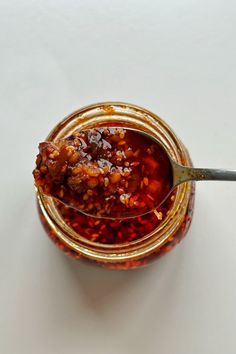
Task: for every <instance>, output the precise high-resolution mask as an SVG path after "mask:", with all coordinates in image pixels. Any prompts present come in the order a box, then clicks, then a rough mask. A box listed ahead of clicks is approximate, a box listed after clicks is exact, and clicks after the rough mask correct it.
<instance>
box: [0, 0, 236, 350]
mask: <svg viewBox="0 0 236 354" xmlns="http://www.w3.org/2000/svg"><path fill="white" fill-rule="evenodd" d="M235 36H236V2H235V0H228V1H223V0H222V1H217V0H215V1H213V0H212V1H210V0H198V1H193V0H180V1H175V0H172V1H171V0H165V1H164V0H162V1H154V0H153V1H138V0H133V1H129V0H119V1H108V0H107V1H105V0H99V1H98V0H97V1H96V0H93V1H92V0H86V1H85V0H84V1H81V0H80V1H79V0H74V1H73V0H58V1H55V0H54V1H53V0H37V1H36V0H35V1H33V0H31V1H30V0H28V1H26V0H22V1H17V0H6V1H3V0H1V1H0V48H1V53H0V78H1V85H0V101H1V102H0V104H1V105H0V106H1V149H0V158H1V175H0V181H1V206H0V208H1V212H0V222H1V257H0V278H1V279H0V299H1V300H0V353H1V354H15V353H17V354H19V353H20V354H21V353H22V354H23V353H24V354H32V353H33V354H42V353H44V354H52V353H57V354H65V353H69V354H75V353H85V354H87V353H89V354H90V353H92V354H93V353H102V354H108V353H109V354H110V353H114V354H117V353H118V354H120V353H125V354H126V353H127V354H132V353H135V354H139V353H140V354H141V353H147V354H154V353H161V354H172V353H174V354H198V353H199V354H205V353H206V354H222V353H227V354H234V353H235V345H236V336H235V329H236V308H235V299H236V271H235V270H236V237H235V236H236V232H235V230H236V218H235V211H236V207H235V197H236V184H234V183H223V182H221V183H217V182H215V183H214V182H213V183H210V182H208V183H199V184H198V186H197V197H196V208H195V216H194V221H193V224H192V227H191V230H190V231H189V234H188V237H187V238H186V239H185V240H184V241H183V242H182V243H181V244H180V245H179V246H177V247H176V248H175V249H174V251H173V252H171V253H169V254H168V255H167V256H166V257H164V258H162V259H161V260H160V261H158V262H156V263H154V264H152V265H151V266H150V267H149V268H146V269H141V270H136V271H128V272H115V271H108V270H107V271H106V270H103V269H97V268H94V267H92V266H88V265H84V264H81V263H76V262H74V261H72V260H70V259H68V258H66V257H65V256H64V255H63V254H62V253H61V252H60V251H59V250H57V249H56V248H55V247H54V246H53V245H52V243H51V242H50V241H49V240H48V238H47V237H46V236H45V234H44V231H43V230H42V227H41V225H40V223H39V220H38V217H37V212H36V208H35V200H34V190H33V179H32V176H31V171H32V169H33V166H34V156H35V155H36V152H37V144H38V142H39V141H40V140H42V139H44V137H45V136H46V134H47V133H48V132H49V130H50V129H51V128H52V127H53V126H54V125H55V124H56V123H57V122H58V120H59V119H61V118H63V117H64V116H65V115H66V114H68V113H70V112H72V111H73V110H74V109H76V108H78V107H81V106H83V105H86V104H89V103H94V102H97V101H103V100H122V101H127V102H132V103H136V104H139V105H141V106H143V107H146V108H149V109H150V110H152V111H154V112H156V113H157V114H159V115H160V116H162V117H164V118H165V119H166V121H167V122H168V123H169V124H170V125H171V126H172V127H173V128H174V129H175V131H176V132H177V134H178V135H179V136H180V137H181V138H182V140H183V141H184V142H185V144H186V145H187V147H188V148H189V150H190V152H191V155H192V158H193V160H194V163H195V165H198V166H200V165H201V166H209V167H226V168H236V149H235V147H236V142H235V129H236V118H235V108H236V107H235V90H236V65H235V61H236V41H235Z"/></svg>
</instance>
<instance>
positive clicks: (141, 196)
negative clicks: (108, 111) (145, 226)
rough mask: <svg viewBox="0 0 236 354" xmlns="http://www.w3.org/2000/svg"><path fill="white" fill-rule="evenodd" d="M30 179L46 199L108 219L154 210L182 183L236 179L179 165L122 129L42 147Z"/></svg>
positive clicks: (157, 146) (151, 142) (235, 174)
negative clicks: (33, 180) (32, 179)
mask: <svg viewBox="0 0 236 354" xmlns="http://www.w3.org/2000/svg"><path fill="white" fill-rule="evenodd" d="M33 174H34V178H35V184H36V186H37V187H38V188H41V189H42V191H43V192H44V193H45V194H47V195H50V196H52V197H54V198H56V199H59V200H60V201H62V202H63V203H65V204H66V205H69V206H70V207H73V208H75V209H77V210H79V211H81V212H82V213H84V214H87V215H90V216H95V217H102V218H111V219H115V218H119V219H125V218H130V217H137V216H139V215H143V214H146V213H149V212H151V211H153V210H154V209H156V208H157V207H158V206H160V205H161V204H162V203H163V201H164V200H166V198H167V197H168V196H169V195H170V193H171V192H172V191H173V189H174V188H175V187H176V186H177V185H179V184H180V183H183V182H186V181H190V180H236V171H224V170H214V169H196V168H190V167H185V166H181V165H178V164H177V163H176V162H175V161H173V160H172V158H171V157H170V156H169V154H168V153H167V152H166V150H165V147H164V146H162V144H161V143H160V142H159V141H157V140H156V139H155V138H153V137H152V136H150V135H148V134H146V133H144V132H141V131H139V130H136V129H131V128H123V127H101V128H94V129H87V130H84V131H75V132H74V133H73V134H72V135H71V136H69V137H68V138H66V139H61V140H58V141H57V142H43V143H40V144H39V155H38V156H37V160H36V168H35V170H34V172H33Z"/></svg>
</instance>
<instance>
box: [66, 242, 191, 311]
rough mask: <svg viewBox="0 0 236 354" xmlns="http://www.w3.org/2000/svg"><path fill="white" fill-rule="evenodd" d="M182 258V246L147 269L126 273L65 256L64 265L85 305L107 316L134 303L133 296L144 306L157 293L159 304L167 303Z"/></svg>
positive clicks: (172, 292) (171, 295)
mask: <svg viewBox="0 0 236 354" xmlns="http://www.w3.org/2000/svg"><path fill="white" fill-rule="evenodd" d="M181 249H182V250H181ZM183 259H184V257H183V248H182V247H180V248H179V250H178V251H177V252H175V251H172V252H171V254H167V255H166V256H165V257H162V258H160V259H159V260H158V261H157V262H153V263H151V264H149V265H148V266H147V267H144V268H138V269H130V270H126V271H122V270H120V271H117V270H109V269H104V268H100V267H96V266H94V265H92V264H91V265H90V264H88V263H84V262H76V261H73V260H71V259H69V258H68V257H65V259H64V264H65V266H66V267H67V268H68V271H69V273H70V276H71V281H73V282H75V283H76V284H77V289H78V291H79V292H80V294H81V295H82V298H83V306H84V307H86V308H88V309H89V311H91V310H92V311H93V312H95V313H96V314H99V313H101V314H103V315H104V313H106V312H107V313H109V311H110V310H111V309H112V308H113V307H114V306H115V307H117V306H118V307H119V306H122V304H123V303H124V302H125V301H128V302H129V301H131V298H132V296H133V297H135V298H136V299H137V301H138V302H139V301H140V305H141V304H142V302H143V300H144V297H145V298H146V299H148V297H149V295H148V293H149V292H150V293H151V292H152V293H153V292H156V294H155V295H156V301H158V302H161V303H164V302H166V300H167V298H168V297H173V296H174V295H173V294H174V293H175V289H174V288H175V286H176V284H177V283H176V281H177V279H178V269H180V268H181V267H182V266H181V263H182V262H183ZM142 294H143V295H142ZM169 300H170V301H171V299H169ZM169 300H168V301H169Z"/></svg>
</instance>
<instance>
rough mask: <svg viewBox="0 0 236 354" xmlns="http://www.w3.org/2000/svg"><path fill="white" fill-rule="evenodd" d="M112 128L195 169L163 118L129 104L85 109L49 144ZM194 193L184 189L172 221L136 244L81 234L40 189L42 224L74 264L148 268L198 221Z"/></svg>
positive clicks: (181, 187)
mask: <svg viewBox="0 0 236 354" xmlns="http://www.w3.org/2000/svg"><path fill="white" fill-rule="evenodd" d="M108 125H109V126H112V125H113V126H122V127H133V128H136V129H138V130H140V131H144V132H146V133H148V134H149V135H151V136H153V137H155V138H157V140H159V141H161V142H162V144H163V145H164V146H165V148H166V150H167V151H168V152H169V154H170V156H171V157H172V159H173V160H175V161H176V162H178V163H180V164H182V165H185V166H191V165H192V164H191V160H190V157H189V154H188V151H187V150H186V148H185V147H184V145H183V144H182V142H181V141H180V140H179V139H178V138H177V136H176V135H175V133H174V132H173V130H172V129H171V128H170V127H169V126H168V125H167V124H166V123H165V122H164V121H163V120H162V119H161V118H159V117H158V116H157V115H155V114H153V113H151V112H149V111H148V110H146V109H144V108H141V107H138V106H135V105H132V104H127V103H121V102H105V103H98V104H93V105H90V106H87V107H84V108H81V109H79V110H77V111H75V112H73V113H72V114H70V115H69V116H67V117H66V118H65V119H64V120H63V121H61V122H60V123H58V124H57V126H56V127H55V128H54V129H53V130H52V131H51V133H50V134H49V135H48V137H47V138H46V140H47V141H57V140H58V139H61V138H65V137H67V136H69V135H71V134H72V133H73V132H74V131H75V130H76V129H80V130H83V129H89V128H92V127H101V126H108ZM194 193H195V184H194V182H187V183H183V184H181V185H179V186H178V187H177V188H176V191H175V196H174V201H173V203H171V206H170V209H169V210H168V212H167V215H166V217H165V218H164V219H163V220H162V221H161V222H158V223H157V225H156V227H154V228H153V229H152V230H151V231H150V230H149V232H147V233H146V234H142V237H139V238H137V239H135V240H134V241H129V242H124V243H119V244H104V243H98V242H95V241H93V240H92V239H91V238H90V239H88V238H86V237H84V235H82V234H81V233H80V232H76V231H75V229H74V228H72V227H71V224H69V223H68V222H67V219H66V218H65V217H63V215H62V213H61V212H60V208H59V207H58V202H57V201H55V200H54V199H53V198H51V197H48V196H46V195H44V194H43V193H42V192H41V191H40V190H36V194H37V201H38V210H39V215H40V219H41V221H42V223H43V225H44V227H45V229H46V231H47V233H48V235H49V237H50V238H51V239H52V241H53V242H54V243H55V244H56V245H57V246H58V247H59V248H60V249H62V250H63V251H64V252H65V253H66V254H67V255H69V256H71V257H72V258H74V259H77V260H86V261H90V262H93V263H95V264H97V265H101V266H104V267H106V268H111V269H130V268H136V267H139V266H143V265H146V264H148V263H149V262H150V261H152V260H154V259H157V258H158V257H159V256H160V255H163V254H165V253H166V252H168V251H170V250H171V249H172V248H173V246H174V245H176V244H177V243H179V241H180V240H181V239H182V238H183V237H184V236H185V234H186V232H187V230H188V228H189V225H190V222H191V219H192V213H193V206H194ZM151 214H152V215H151V216H150V217H152V218H153V219H154V218H158V212H157V211H154V212H153V213H151ZM85 218H86V217H85ZM93 219H94V218H93ZM99 222H100V223H102V222H103V220H101V219H99ZM104 222H105V221H104Z"/></svg>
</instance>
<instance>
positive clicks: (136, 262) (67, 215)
mask: <svg viewBox="0 0 236 354" xmlns="http://www.w3.org/2000/svg"><path fill="white" fill-rule="evenodd" d="M194 196H195V184H194V183H193V184H192V188H191V194H190V198H189V203H188V208H187V210H186V213H185V217H184V219H183V221H182V223H181V224H180V225H179V228H178V230H177V231H176V232H175V233H174V234H172V235H171V236H170V237H169V238H168V240H167V242H166V243H164V244H163V245H162V246H160V247H158V248H157V249H155V250H154V251H153V252H152V253H151V254H150V255H148V256H145V257H143V258H141V259H132V260H127V261H125V262H124V261H120V262H119V261H117V262H114V263H112V262H109V263H107V262H105V263H104V262H102V261H101V262H100V261H98V260H96V261H94V260H92V259H89V258H87V257H84V256H82V255H81V254H80V253H78V252H76V251H75V250H73V249H71V248H70V247H68V246H67V245H66V244H65V243H64V242H62V240H61V239H60V238H59V237H58V235H57V233H56V232H55V230H54V229H53V228H52V227H51V226H50V224H49V223H48V222H47V220H46V218H45V216H44V215H43V213H42V210H41V208H40V207H39V208H38V210H39V215H40V219H41V222H42V224H43V226H44V228H45V230H46V232H47V234H48V236H49V237H50V239H51V240H52V241H53V243H54V244H55V245H56V246H57V247H58V248H59V249H60V250H62V251H63V252H64V253H65V254H66V255H67V256H69V257H71V258H73V259H75V260H82V261H85V262H89V263H94V264H96V265H99V266H101V267H105V268H109V269H124V270H126V269H132V268H138V267H141V266H146V265H148V264H149V263H150V262H152V261H154V260H156V259H158V258H159V257H161V256H163V255H165V254H166V253H168V252H170V251H171V250H172V249H173V247H174V246H175V245H177V244H178V243H179V242H180V241H181V240H182V239H183V238H184V237H185V235H186V233H187V231H188V229H189V226H190V224H191V221H192V215H193V209H194ZM170 199H171V197H170V198H169V200H167V201H166V202H165V203H167V205H168V203H170ZM169 205H170V204H169ZM38 206H39V205H38ZM58 210H60V211H61V213H62V216H63V217H64V221H65V222H66V223H67V224H68V225H69V226H72V224H74V229H75V231H78V232H81V231H82V235H83V236H84V237H87V238H88V239H91V235H92V233H91V234H90V236H89V234H86V232H83V228H82V226H81V228H80V229H78V225H75V220H76V219H77V221H82V220H83V222H84V223H85V224H84V226H85V229H86V228H87V227H88V225H89V221H90V220H89V219H92V218H89V217H88V216H86V215H83V214H82V213H79V212H77V216H75V213H76V212H75V210H74V209H72V208H66V207H65V205H63V204H62V203H61V202H58ZM154 215H155V214H147V215H145V216H142V217H141V222H140V218H137V219H138V220H139V222H140V224H139V232H140V237H141V235H145V234H146V231H147V232H150V231H151V230H153V229H155V228H156V226H157V225H158V223H159V222H160V221H157V220H158V218H157V217H156V218H155V217H154ZM147 219H148V220H147ZM131 220H133V222H134V223H135V224H136V222H137V221H138V220H135V219H129V220H127V222H131ZM104 221H105V223H106V222H108V220H104V219H103V220H102V221H101V223H102V224H103V222H104ZM145 221H147V224H148V223H149V226H150V229H149V230H148V229H146V230H144V228H143V224H142V223H145ZM94 223H96V221H94ZM121 223H122V224H123V223H125V221H124V220H123V221H121ZM102 224H101V225H102ZM124 225H125V224H123V226H124ZM136 225H137V224H136ZM110 226H111V225H110ZM120 227H121V225H119V227H116V228H113V229H112V230H111V229H110V235H113V236H114V235H116V234H117V235H118V232H119V230H120ZM106 228H107V225H106ZM91 231H92V230H91ZM125 235H127V232H126V228H125V227H124V228H123V236H124V237H125ZM125 238H126V237H125ZM104 241H105V239H104ZM128 242H129V241H128Z"/></svg>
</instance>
